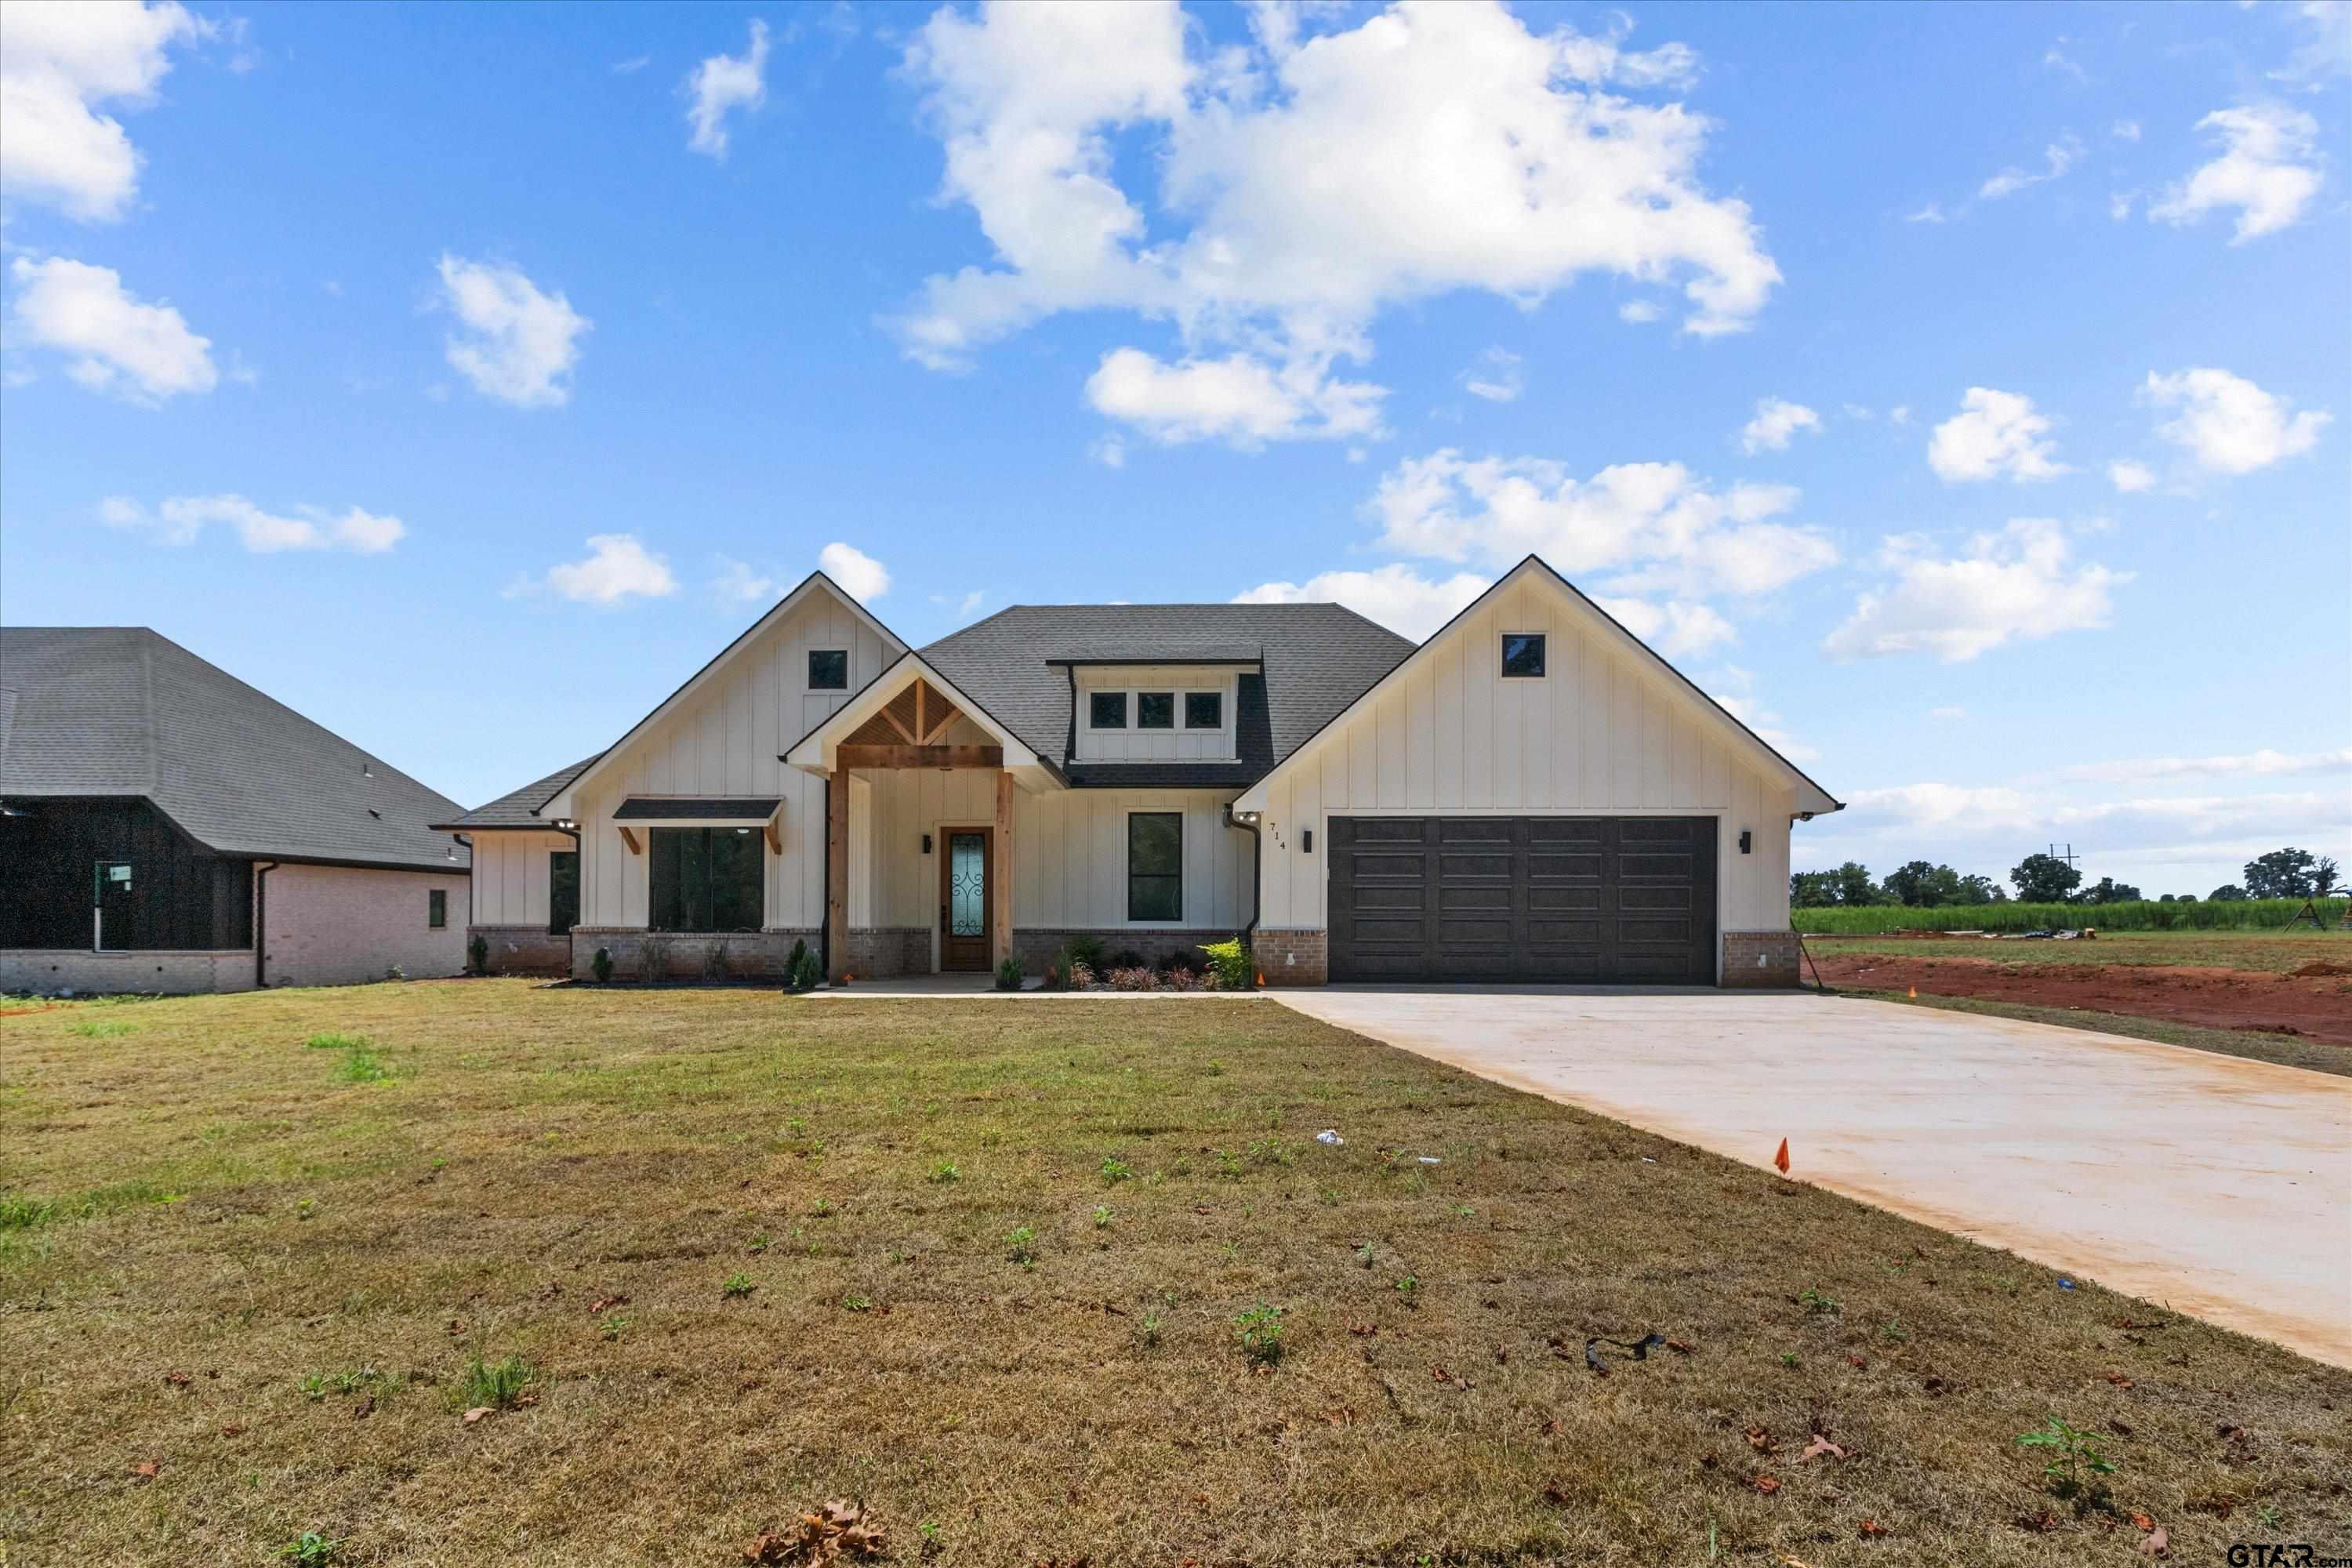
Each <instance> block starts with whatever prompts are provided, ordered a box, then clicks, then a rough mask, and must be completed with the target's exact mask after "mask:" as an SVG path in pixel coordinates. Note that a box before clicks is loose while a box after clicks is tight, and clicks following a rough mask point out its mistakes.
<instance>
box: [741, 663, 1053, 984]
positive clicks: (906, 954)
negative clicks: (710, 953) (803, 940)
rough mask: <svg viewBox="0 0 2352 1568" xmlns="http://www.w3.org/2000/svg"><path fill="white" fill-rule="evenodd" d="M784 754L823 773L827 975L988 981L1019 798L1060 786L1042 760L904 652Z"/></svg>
mask: <svg viewBox="0 0 2352 1568" xmlns="http://www.w3.org/2000/svg"><path fill="white" fill-rule="evenodd" d="M784 760H785V761H786V762H787V763H791V764H792V765H793V766H794V767H798V768H801V769H803V770H804V771H806V772H809V773H817V774H819V775H821V776H822V777H823V778H824V781H825V795H824V799H825V832H824V847H825V869H824V942H823V951H824V967H825V975H826V978H827V979H829V980H832V981H834V982H835V983H836V984H839V983H842V982H845V981H848V980H850V979H852V978H853V977H855V976H859V975H863V976H865V977H866V978H868V979H873V978H876V977H879V976H888V977H892V978H897V979H904V978H906V977H908V976H921V975H931V974H939V975H942V976H945V975H962V974H969V975H971V976H974V977H976V979H978V980H979V981H980V982H981V983H982V984H985V983H986V981H987V979H988V977H989V976H991V975H992V973H993V972H994V970H995V968H996V966H997V964H999V963H1002V962H1003V960H1004V959H1005V958H1007V957H1010V956H1013V953H1014V951H1015V948H1014V942H1013V879H1014V867H1015V864H1016V861H1015V856H1016V854H1017V853H1018V851H1019V848H1020V846H1019V843H1018V840H1017V838H1016V827H1017V824H1018V821H1019V817H1020V816H1021V814H1020V813H1019V812H1018V811H1016V809H1015V802H1016V800H1017V799H1018V798H1019V797H1020V795H1022V794H1023V793H1024V792H1029V791H1035V790H1041V789H1058V788H1060V787H1062V786H1061V781H1060V779H1059V778H1058V776H1057V775H1056V774H1055V772H1054V770H1053V768H1052V767H1051V765H1050V764H1048V763H1045V762H1044V761H1043V760H1042V759H1041V758H1039V757H1038V756H1037V755H1036V754H1035V753H1034V752H1032V751H1030V750H1029V748H1028V747H1027V746H1025V745H1024V744H1023V743H1022V742H1020V740H1019V739H1018V738H1016V737H1015V736H1013V734H1012V733H1011V732H1010V731H1007V730H1005V729H1004V728H1003V726H1002V725H1000V724H998V723H997V722H996V721H993V720H992V719H991V718H990V717H989V716H988V715H987V714H986V713H985V712H983V711H982V710H980V708H979V707H978V706H977V705H976V704H975V703H973V702H971V700H970V699H968V698H967V697H965V696H964V694H963V693H961V691H959V690H957V689H956V688H955V687H954V686H953V685H952V683H950V682H949V681H947V680H946V679H943V678H941V677H940V675H939V674H938V672H937V671H935V670H932V669H930V668H928V667H927V666H925V665H924V663H923V661H922V660H921V659H920V658H919V657H917V656H915V655H913V654H908V655H907V656H905V657H904V658H901V659H900V660H899V661H898V664H896V665H894V666H893V667H892V668H890V669H889V670H887V671H886V672H885V673H884V674H883V675H882V677H881V678H880V679H877V680H876V681H875V682H874V683H873V684H872V685H871V686H869V687H868V688H866V690H865V691H863V692H861V693H860V694H859V695H858V696H857V698H856V700H853V701H851V702H849V703H847V704H845V706H844V707H843V708H842V709H841V710H840V711H839V712H837V713H835V715H834V716H833V717H832V718H831V719H830V720H828V721H825V722H824V724H822V725H820V726H818V728H817V729H816V730H815V731H812V732H811V733H810V734H809V735H808V736H807V737H806V738H804V739H803V740H802V741H801V742H799V743H798V744H797V745H795V746H794V747H793V749H792V751H791V752H788V753H787V754H786V756H785V758H784Z"/></svg>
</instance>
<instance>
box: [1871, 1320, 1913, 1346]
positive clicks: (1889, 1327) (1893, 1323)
mask: <svg viewBox="0 0 2352 1568" xmlns="http://www.w3.org/2000/svg"><path fill="white" fill-rule="evenodd" d="M1879 1332H1881V1333H1883V1334H1885V1336H1886V1340H1887V1342H1888V1343H1890V1344H1898V1345H1899V1344H1901V1343H1902V1342H1904V1341H1906V1340H1907V1339H1909V1338H1910V1337H1911V1331H1910V1330H1908V1329H1906V1328H1905V1327H1904V1326H1903V1320H1902V1318H1901V1317H1900V1316H1897V1317H1893V1318H1889V1319H1887V1320H1886V1327H1885V1328H1884V1329H1881V1330H1880V1331H1879Z"/></svg>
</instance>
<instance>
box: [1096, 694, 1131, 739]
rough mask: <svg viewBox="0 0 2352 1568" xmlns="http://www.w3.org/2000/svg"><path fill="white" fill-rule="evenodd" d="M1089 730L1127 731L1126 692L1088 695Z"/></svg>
mask: <svg viewBox="0 0 2352 1568" xmlns="http://www.w3.org/2000/svg"><path fill="white" fill-rule="evenodd" d="M1126 728H1127V693H1126V692H1124V691H1094V692H1089V693H1087V729H1089V730H1124V729H1126Z"/></svg>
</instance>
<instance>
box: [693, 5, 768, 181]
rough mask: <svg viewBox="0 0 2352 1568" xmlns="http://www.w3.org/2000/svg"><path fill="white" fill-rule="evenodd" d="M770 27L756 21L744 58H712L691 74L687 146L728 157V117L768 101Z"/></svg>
mask: <svg viewBox="0 0 2352 1568" xmlns="http://www.w3.org/2000/svg"><path fill="white" fill-rule="evenodd" d="M767 70H768V24H766V23H765V22H761V21H757V20H755V21H753V22H752V24H751V47H748V48H746V49H745V50H744V51H743V52H742V53H741V54H740V55H712V56H711V57H710V58H709V59H706V60H704V61H703V62H702V63H701V64H700V65H698V66H697V67H695V68H694V69H693V70H691V71H690V72H688V74H687V79H686V94H687V97H688V100H689V101H688V105H687V110H686V122H687V125H688V127H689V128H690V134H689V135H688V138H687V143H686V144H687V145H688V147H690V148H692V149H693V150H694V151H695V152H697V153H703V154H704V155H706V156H708V157H711V158H719V159H724V158H725V157H726V156H727V116H728V114H729V113H730V111H731V110H738V109H740V110H745V111H747V112H748V111H750V110H756V109H758V108H759V107H760V106H761V104H763V103H765V102H767V101H768V83H767Z"/></svg>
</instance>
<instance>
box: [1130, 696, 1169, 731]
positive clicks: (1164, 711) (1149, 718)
mask: <svg viewBox="0 0 2352 1568" xmlns="http://www.w3.org/2000/svg"><path fill="white" fill-rule="evenodd" d="M1135 727H1136V728H1137V729H1139V730H1173V729H1174V728H1176V694H1175V693H1174V692H1172V691H1139V692H1137V693H1136V694H1135Z"/></svg>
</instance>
